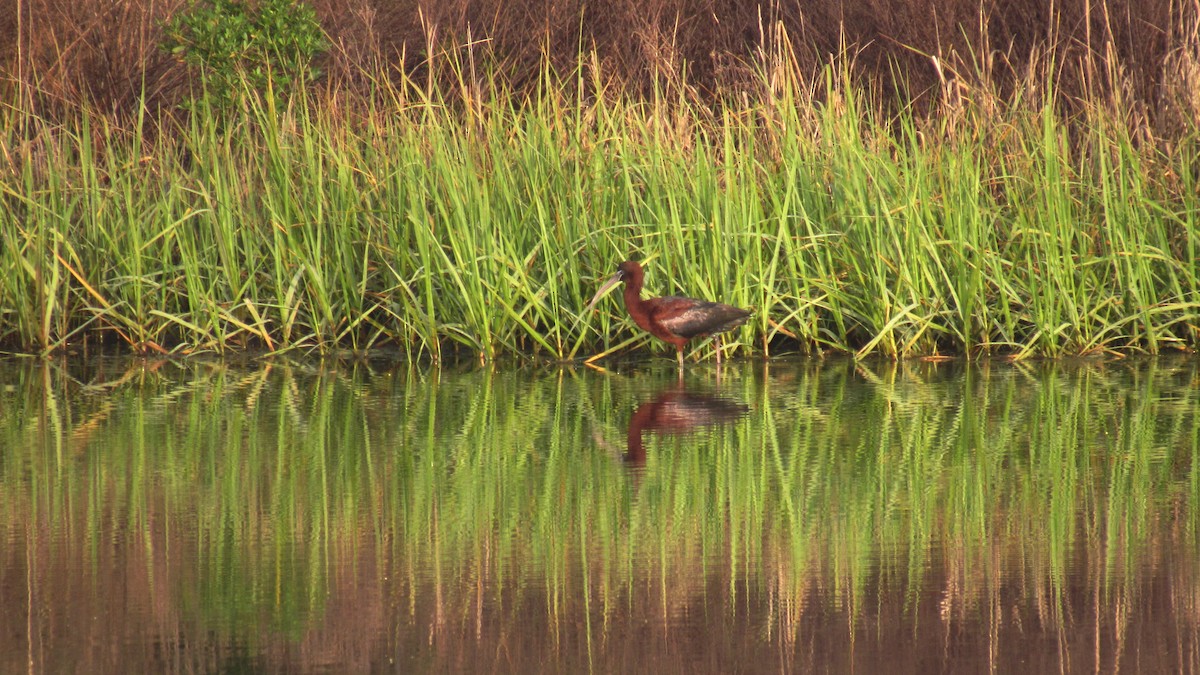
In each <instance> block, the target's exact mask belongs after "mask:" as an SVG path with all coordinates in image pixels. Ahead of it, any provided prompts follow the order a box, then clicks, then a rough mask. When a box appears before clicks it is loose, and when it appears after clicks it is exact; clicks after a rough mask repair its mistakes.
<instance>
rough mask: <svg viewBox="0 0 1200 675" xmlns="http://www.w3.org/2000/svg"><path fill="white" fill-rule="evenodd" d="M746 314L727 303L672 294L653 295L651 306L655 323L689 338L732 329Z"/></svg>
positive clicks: (748, 313) (747, 314) (740, 322)
mask: <svg viewBox="0 0 1200 675" xmlns="http://www.w3.org/2000/svg"><path fill="white" fill-rule="evenodd" d="M749 316H750V312H749V311H747V310H744V309H740V308H738V307H733V306H731V305H725V304H721V303H719V302H707V301H704V300H694V299H692V298H681V297H678V296H674V295H672V296H668V297H665V298H655V301H654V306H653V307H652V308H651V317H652V318H653V320H654V321H655V322H656V323H658V324H659V325H661V326H662V327H663V328H665V329H667V330H669V331H671V333H673V334H675V335H678V336H679V337H681V338H685V339H689V340H690V339H691V338H695V337H703V336H706V335H712V334H714V333H721V332H723V331H727V330H729V329H731V328H735V327H737V326H739V325H741V324H742V323H743V322H745V321H746V319H747V317H749Z"/></svg>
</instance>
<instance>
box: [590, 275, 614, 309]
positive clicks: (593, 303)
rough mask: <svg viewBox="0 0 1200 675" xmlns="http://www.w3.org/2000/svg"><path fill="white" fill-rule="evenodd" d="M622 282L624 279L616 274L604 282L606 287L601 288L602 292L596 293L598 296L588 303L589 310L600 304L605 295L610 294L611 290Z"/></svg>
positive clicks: (594, 296)
mask: <svg viewBox="0 0 1200 675" xmlns="http://www.w3.org/2000/svg"><path fill="white" fill-rule="evenodd" d="M621 281H622V278H621V275H620V274H614V275H612V276H611V277H609V278H608V281H606V282H604V285H602V286H601V287H600V290H598V291H596V294H595V295H593V296H592V301H591V302H589V303H588V305H587V308H588V309H591V308H593V307H595V306H596V303H597V302H600V298H603V297H604V296H605V294H607V293H608V291H609V289H611V288H612V287H613V286H616V285H617V284H619V283H621Z"/></svg>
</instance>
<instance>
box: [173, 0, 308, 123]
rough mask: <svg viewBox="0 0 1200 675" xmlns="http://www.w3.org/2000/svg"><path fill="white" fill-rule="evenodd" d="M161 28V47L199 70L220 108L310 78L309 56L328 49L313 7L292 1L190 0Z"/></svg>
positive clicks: (213, 101) (276, 90)
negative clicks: (254, 93) (251, 94)
mask: <svg viewBox="0 0 1200 675" xmlns="http://www.w3.org/2000/svg"><path fill="white" fill-rule="evenodd" d="M164 32H165V36H164V41H163V48H164V49H166V50H167V51H169V52H170V53H172V54H174V55H175V56H176V57H178V58H179V59H181V60H182V61H183V62H184V63H186V64H188V65H189V66H192V67H193V68H195V69H198V70H199V71H200V74H201V77H202V78H203V81H204V82H205V85H206V91H207V94H208V96H209V100H210V102H211V103H213V104H214V105H215V106H217V107H220V108H227V107H230V106H232V105H233V104H235V103H237V102H238V101H239V100H240V97H241V96H242V94H243V93H244V92H247V91H259V92H267V91H274V92H276V95H277V92H278V91H279V90H280V87H279V85H280V84H287V85H294V84H300V85H303V84H308V83H310V82H312V81H314V80H315V79H316V78H317V77H318V76H319V75H320V72H319V71H318V70H317V68H316V67H315V66H314V65H313V60H314V58H315V57H316V56H317V55H319V54H320V53H322V52H324V51H325V49H327V48H328V43H327V41H326V40H325V34H324V32H323V31H322V30H321V25H320V23H318V22H317V15H316V12H315V11H314V10H313V8H312V7H310V6H309V5H308V4H307V3H304V2H296V1H295V0H261V1H260V2H247V1H246V0H193V1H192V2H191V4H189V5H188V6H187V7H186V8H185V9H184V10H182V11H181V12H179V13H178V14H176V15H175V16H174V17H172V18H171V19H170V20H169V21H168V22H167V23H166V25H165V26H164ZM269 85H273V86H269Z"/></svg>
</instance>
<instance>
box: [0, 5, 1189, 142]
mask: <svg viewBox="0 0 1200 675" xmlns="http://www.w3.org/2000/svg"><path fill="white" fill-rule="evenodd" d="M310 2H311V4H312V5H313V6H314V7H315V8H316V9H317V11H318V13H319V15H320V17H321V21H322V25H323V26H324V28H325V30H326V31H327V32H328V34H329V37H330V40H331V42H332V44H333V45H334V47H333V49H332V50H330V53H329V54H328V55H327V57H326V62H325V63H324V64H323V70H324V71H325V72H326V74H327V78H326V82H332V83H335V84H337V85H338V86H339V87H341V86H355V83H362V82H364V81H367V80H369V79H370V78H369V77H367V78H364V77H363V75H364V74H370V75H376V74H379V73H381V72H389V73H391V74H392V75H395V74H396V73H401V72H403V73H407V74H410V75H415V76H417V77H418V78H420V77H423V76H424V75H425V74H426V72H427V67H428V64H429V63H430V53H431V52H432V53H433V54H434V55H435V56H437V55H446V54H458V55H459V56H462V55H468V54H469V57H470V58H472V59H475V60H476V62H477V63H480V64H487V65H488V66H489V67H492V68H494V69H495V70H496V72H498V73H499V74H500V75H501V76H502V79H503V80H505V81H506V82H507V83H509V84H511V85H512V86H515V87H518V88H521V87H529V86H533V85H534V84H535V83H536V82H538V81H539V77H538V74H539V71H540V68H541V66H542V64H543V62H544V60H546V59H548V60H549V62H550V63H551V64H552V65H553V66H554V67H555V68H556V69H557V70H558V71H559V72H570V69H572V68H573V67H575V66H576V64H577V62H578V60H579V58H580V56H581V55H584V56H585V57H587V58H592V56H593V55H594V58H595V59H596V61H597V62H598V63H599V64H600V66H601V70H602V71H603V74H604V76H605V77H606V78H609V79H611V80H613V81H615V82H619V83H620V84H621V86H622V87H623V88H624V89H625V90H626V91H628V92H632V93H639V92H640V93H645V92H647V91H650V90H651V89H652V87H653V86H654V85H655V84H660V85H661V84H663V83H664V82H667V83H673V84H685V85H686V86H687V87H688V88H689V89H691V90H694V91H695V92H696V93H697V94H699V95H702V96H713V95H720V94H721V93H722V92H727V91H731V90H733V91H736V90H737V89H738V88H739V87H740V86H741V85H742V84H743V83H745V82H747V81H750V78H751V77H752V74H753V70H754V68H755V67H756V64H759V63H762V62H763V60H764V55H767V54H770V53H772V52H773V51H774V50H776V49H777V48H778V47H780V45H779V44H776V42H777V41H778V40H786V41H787V42H788V43H789V45H788V46H789V47H790V51H791V53H792V54H794V57H795V63H796V65H798V66H799V67H800V68H801V69H802V72H810V73H815V72H817V69H819V68H820V67H821V66H822V65H823V64H826V63H828V62H829V61H830V60H832V59H836V58H838V57H839V56H845V55H849V56H852V57H853V59H852V60H853V63H854V64H855V67H856V68H857V69H858V74H859V75H860V76H861V77H863V78H864V82H865V83H867V84H868V86H869V87H870V88H871V89H873V90H874V91H876V92H878V93H880V94H881V95H882V96H881V101H883V102H884V104H885V105H890V104H896V103H899V104H901V105H906V104H910V103H913V104H917V105H920V106H924V105H926V104H928V103H929V102H931V101H936V100H938V97H939V95H944V94H945V93H946V92H950V91H953V90H954V89H955V87H954V86H947V85H951V84H953V82H952V81H954V80H958V81H959V82H958V84H959V85H961V86H965V87H970V86H975V84H976V83H977V82H985V83H986V84H987V86H988V88H989V90H990V91H995V92H1005V91H1012V90H1013V89H1014V88H1016V87H1019V86H1020V85H1021V84H1022V83H1023V82H1028V81H1029V79H1030V78H1031V77H1046V76H1047V75H1049V76H1052V77H1053V78H1054V86H1055V89H1056V91H1057V92H1058V93H1059V95H1060V96H1062V97H1063V100H1064V101H1065V102H1068V103H1069V102H1071V101H1073V100H1074V101H1077V100H1097V97H1099V98H1100V99H1101V100H1105V99H1113V100H1119V101H1120V103H1121V105H1125V106H1128V107H1129V108H1130V109H1131V110H1134V111H1136V112H1137V114H1139V115H1142V114H1144V115H1145V116H1146V118H1147V119H1150V120H1162V121H1164V123H1166V124H1168V125H1169V126H1170V125H1177V123H1178V119H1177V118H1178V117H1180V116H1181V115H1182V116H1184V117H1186V116H1188V115H1191V116H1192V117H1193V119H1194V116H1195V115H1196V114H1197V112H1200V106H1197V95H1196V94H1195V92H1196V91H1197V89H1200V66H1198V64H1200V46H1198V45H1200V40H1198V39H1197V31H1196V23H1197V16H1198V15H1200V0H1060V1H1053V0H1052V1H1050V2H1046V1H1045V0H904V1H892V2H887V1H884V0H855V1H854V2H850V1H847V0H793V1H791V2H788V1H784V0H772V1H769V2H754V1H749V0H705V1H702V2H696V1H695V0H611V1H605V2H596V1H592V2H588V1H586V0H310ZM184 4H185V3H184V2H183V0H166V1H164V0H92V1H90V2H67V1H64V0H0V76H2V77H3V78H4V79H6V80H7V81H8V82H9V84H10V86H9V87H8V88H7V91H9V92H13V91H17V90H24V91H28V92H32V93H30V96H31V97H32V96H34V95H36V96H37V97H38V100H37V101H34V103H36V105H37V107H38V108H39V109H46V108H53V107H56V106H59V105H66V106H71V105H76V104H81V103H86V104H87V105H88V106H89V107H91V108H92V109H93V110H100V111H111V112H114V113H117V114H120V113H122V112H126V111H131V110H134V109H136V107H137V104H138V102H139V101H140V99H141V97H142V92H143V91H145V92H146V97H147V100H148V102H149V103H150V104H151V106H152V107H155V106H156V105H160V104H161V103H163V102H170V101H171V100H172V96H173V92H177V91H178V89H179V85H180V84H182V83H184V82H186V80H187V78H188V76H189V75H188V73H187V72H186V70H185V69H184V67H183V66H182V65H180V64H178V63H175V62H174V61H173V60H172V59H171V57H170V56H169V55H167V54H165V53H163V52H162V51H161V50H160V49H158V44H159V41H160V39H161V27H160V26H161V22H162V21H163V19H165V18H166V17H168V16H170V15H171V13H172V12H175V11H178V10H179V9H180V8H181V7H183V6H184ZM935 57H936V59H935ZM13 83H26V84H33V85H35V86H32V87H24V88H21V87H13V86H12V84H13ZM939 92H941V94H939ZM10 98H11V97H10Z"/></svg>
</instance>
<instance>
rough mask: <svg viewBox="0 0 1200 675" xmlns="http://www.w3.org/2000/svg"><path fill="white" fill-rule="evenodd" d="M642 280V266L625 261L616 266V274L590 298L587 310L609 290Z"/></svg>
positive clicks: (634, 261) (632, 261)
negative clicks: (622, 284)
mask: <svg viewBox="0 0 1200 675" xmlns="http://www.w3.org/2000/svg"><path fill="white" fill-rule="evenodd" d="M641 278H642V266H641V265H640V264H639V263H638V262H637V261H636V260H626V261H625V262H623V263H621V264H620V265H618V266H617V273H616V274H614V275H612V276H611V277H609V278H608V281H605V282H604V283H603V284H602V285H601V286H600V290H598V291H596V295H594V296H592V301H591V302H589V303H588V306H587V308H588V309H591V308H592V307H594V306H595V305H596V303H597V302H599V301H600V298H602V297H604V294H605V293H608V291H609V289H611V288H612V287H613V286H616V285H617V284H619V283H623V282H629V281H632V280H635V279H639V280H640V279H641Z"/></svg>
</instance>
